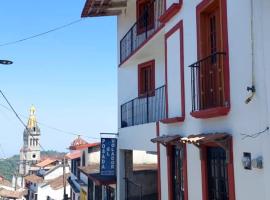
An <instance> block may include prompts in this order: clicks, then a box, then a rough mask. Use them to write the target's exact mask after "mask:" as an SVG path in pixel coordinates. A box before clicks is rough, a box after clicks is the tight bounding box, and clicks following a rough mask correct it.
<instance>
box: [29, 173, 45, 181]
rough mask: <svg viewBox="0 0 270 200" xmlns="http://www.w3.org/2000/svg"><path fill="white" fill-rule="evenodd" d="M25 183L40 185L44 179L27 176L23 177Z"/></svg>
mask: <svg viewBox="0 0 270 200" xmlns="http://www.w3.org/2000/svg"><path fill="white" fill-rule="evenodd" d="M24 179H25V180H26V181H29V182H32V183H42V182H43V181H44V179H43V178H42V177H40V176H37V175H35V174H32V175H29V176H26V177H24Z"/></svg>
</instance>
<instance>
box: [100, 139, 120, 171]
mask: <svg viewBox="0 0 270 200" xmlns="http://www.w3.org/2000/svg"><path fill="white" fill-rule="evenodd" d="M116 151H117V139H116V138H101V149H100V174H101V175H102V176H116Z"/></svg>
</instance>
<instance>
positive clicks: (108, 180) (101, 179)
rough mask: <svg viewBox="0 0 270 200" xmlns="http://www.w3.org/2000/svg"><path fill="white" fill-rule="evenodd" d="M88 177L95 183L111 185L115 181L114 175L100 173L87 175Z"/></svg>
mask: <svg viewBox="0 0 270 200" xmlns="http://www.w3.org/2000/svg"><path fill="white" fill-rule="evenodd" d="M88 177H89V179H91V180H92V181H93V182H95V184H96V185H111V184H115V183H116V177H115V176H103V175H101V174H100V173H94V174H89V175H88Z"/></svg>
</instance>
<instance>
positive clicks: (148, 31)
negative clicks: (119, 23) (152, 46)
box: [120, 0, 165, 64]
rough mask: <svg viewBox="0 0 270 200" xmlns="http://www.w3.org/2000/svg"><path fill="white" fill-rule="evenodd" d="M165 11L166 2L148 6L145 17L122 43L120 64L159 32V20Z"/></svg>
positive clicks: (139, 20) (156, 1)
mask: <svg viewBox="0 0 270 200" xmlns="http://www.w3.org/2000/svg"><path fill="white" fill-rule="evenodd" d="M164 11H165V7H164V0H152V1H151V3H150V4H148V5H147V9H145V11H144V13H143V15H141V17H140V18H139V19H138V20H137V21H136V22H135V24H134V25H133V26H132V27H131V28H130V29H129V30H128V32H127V33H126V34H125V36H124V37H123V38H122V39H121V41H120V64H122V63H123V62H124V61H125V60H127V59H128V58H129V56H131V55H132V54H133V53H134V52H135V51H136V50H137V49H138V48H140V47H141V46H142V45H143V44H144V43H145V42H146V41H147V40H148V39H149V38H150V37H151V36H152V35H154V34H155V33H156V32H157V31H158V30H159V28H160V27H161V26H162V24H161V23H160V21H159V18H160V16H161V15H162V14H163V13H164Z"/></svg>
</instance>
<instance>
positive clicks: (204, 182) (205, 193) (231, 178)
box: [200, 138, 235, 200]
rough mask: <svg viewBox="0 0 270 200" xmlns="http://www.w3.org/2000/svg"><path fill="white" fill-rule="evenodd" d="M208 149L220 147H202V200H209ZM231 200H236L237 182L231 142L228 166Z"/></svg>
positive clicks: (214, 145)
mask: <svg viewBox="0 0 270 200" xmlns="http://www.w3.org/2000/svg"><path fill="white" fill-rule="evenodd" d="M207 147H220V146H219V145H218V144H216V143H207V144H204V145H202V146H201V147H200V148H201V149H200V151H201V175H202V193H203V194H202V200H208V199H209V198H208V174H207V171H208V169H207ZM227 173H228V186H229V191H228V193H229V200H235V181H234V167H233V141H232V138H231V139H230V140H229V160H228V164H227Z"/></svg>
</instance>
